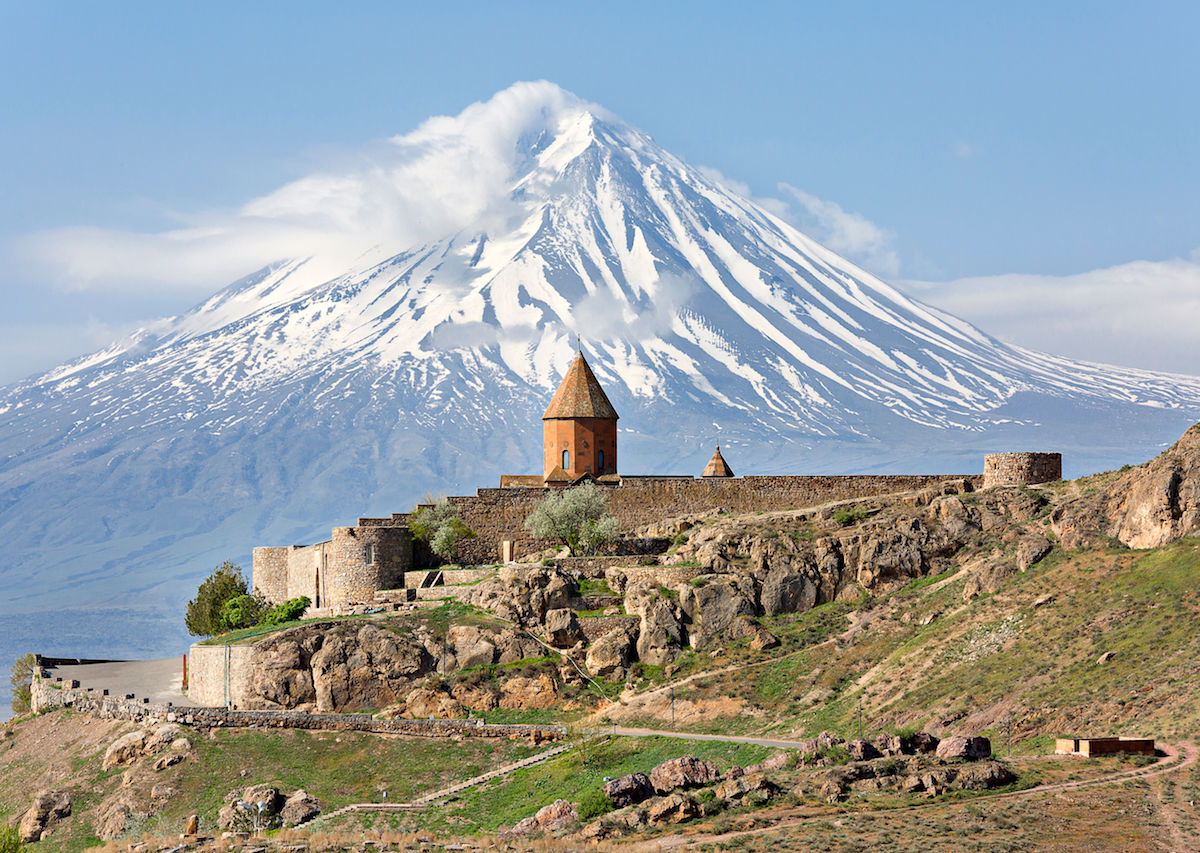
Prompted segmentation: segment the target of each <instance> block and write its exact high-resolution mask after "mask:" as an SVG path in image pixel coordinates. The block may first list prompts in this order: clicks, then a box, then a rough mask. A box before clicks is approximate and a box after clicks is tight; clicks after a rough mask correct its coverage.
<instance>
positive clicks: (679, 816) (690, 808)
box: [646, 793, 700, 825]
mask: <svg viewBox="0 0 1200 853" xmlns="http://www.w3.org/2000/svg"><path fill="white" fill-rule="evenodd" d="M699 815H700V808H699V807H698V806H697V805H696V804H695V803H694V802H692V801H691V799H689V798H688V797H686V796H684V795H683V794H678V793H677V794H671V795H670V796H669V797H663V798H662V799H661V800H658V801H657V802H655V803H653V804H651V806H650V808H649V809H647V810H646V819H647V820H648V821H650V823H656V824H660V825H661V824H670V823H682V822H683V821H685V820H691V819H692V818H694V817H699Z"/></svg>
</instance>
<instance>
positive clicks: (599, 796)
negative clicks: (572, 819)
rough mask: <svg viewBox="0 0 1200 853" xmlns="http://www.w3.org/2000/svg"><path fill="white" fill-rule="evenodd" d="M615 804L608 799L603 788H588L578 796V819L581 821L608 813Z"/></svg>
mask: <svg viewBox="0 0 1200 853" xmlns="http://www.w3.org/2000/svg"><path fill="white" fill-rule="evenodd" d="M614 808H616V806H615V805H614V804H613V801H612V800H610V799H609V797H608V794H606V793H604V789H603V788H589V789H588V790H587V791H585V792H584V793H583V796H581V797H580V798H579V808H578V810H577V812H578V814H579V819H580V820H582V821H588V820H593V819H594V818H598V817H600V815H604V814H608V813H609V812H611V811H612V810H613V809H614Z"/></svg>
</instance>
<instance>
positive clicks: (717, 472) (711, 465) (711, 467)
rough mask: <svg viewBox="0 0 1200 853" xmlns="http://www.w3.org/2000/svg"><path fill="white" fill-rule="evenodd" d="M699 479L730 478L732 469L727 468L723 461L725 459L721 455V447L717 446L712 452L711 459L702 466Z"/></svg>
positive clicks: (727, 464) (727, 465)
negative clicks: (702, 471) (702, 470)
mask: <svg viewBox="0 0 1200 853" xmlns="http://www.w3.org/2000/svg"><path fill="white" fill-rule="evenodd" d="M700 476H701V477H732V476H733V469H732V468H730V467H729V463H728V462H726V461H725V457H724V456H722V455H721V445H719V444H718V445H717V449H716V450H715V451H713V455H712V459H709V460H708V464H707V465H705V466H704V473H703V474H701V475H700Z"/></svg>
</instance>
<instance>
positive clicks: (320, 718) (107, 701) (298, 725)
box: [30, 676, 566, 741]
mask: <svg viewBox="0 0 1200 853" xmlns="http://www.w3.org/2000/svg"><path fill="white" fill-rule="evenodd" d="M30 693H31V700H32V706H33V710H34V711H35V712H38V713H40V712H42V711H51V710H54V709H55V708H71V709H72V710H74V711H77V712H79V713H82V714H88V715H90V716H93V717H99V718H101V719H105V720H130V721H133V722H137V723H147V724H160V723H179V724H180V725H184V726H193V727H196V728H251V727H254V728H277V729H311V730H319V731H352V732H375V733H384V734H398V735H408V736H410V737H490V738H529V739H530V740H533V741H543V740H556V739H558V738H561V737H563V736H564V735H565V734H566V729H564V728H563V727H562V726H554V725H520V724H503V723H488V722H487V721H486V718H476V719H470V720H378V719H375V718H374V717H372V716H371V715H370V714H310V713H307V712H304V711H234V710H230V709H228V708H184V707H178V706H175V705H172V704H170V703H169V702H168V703H166V704H160V703H154V702H148V701H145V700H137V699H127V698H125V697H123V696H106V695H102V694H99V693H96V692H95V691H91V690H85V689H82V688H78V687H62V688H58V687H54V686H51V684H50V682H48V681H46V680H45V679H44V678H42V677H40V676H39V677H35V678H34V679H33V684H32V685H31V688H30Z"/></svg>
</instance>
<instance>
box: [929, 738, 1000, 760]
mask: <svg viewBox="0 0 1200 853" xmlns="http://www.w3.org/2000/svg"><path fill="white" fill-rule="evenodd" d="M937 757H938V758H940V759H942V760H943V761H980V760H982V759H984V758H991V757H992V742H991V741H990V740H988V739H987V738H985V737H963V736H962V735H953V736H951V737H948V738H944V739H943V740H942V741H941V742H940V743H939V744H938V745H937Z"/></svg>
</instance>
